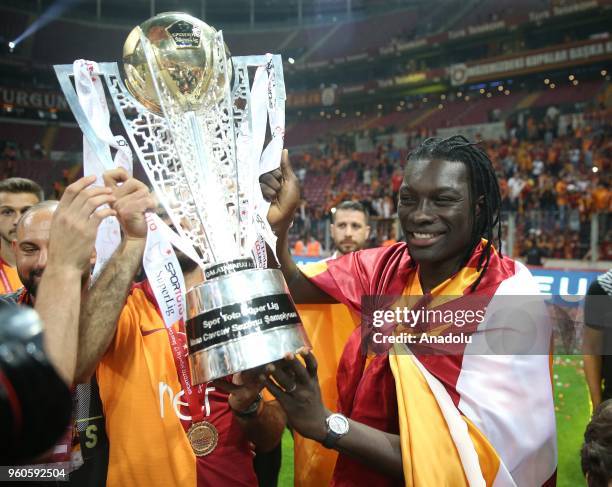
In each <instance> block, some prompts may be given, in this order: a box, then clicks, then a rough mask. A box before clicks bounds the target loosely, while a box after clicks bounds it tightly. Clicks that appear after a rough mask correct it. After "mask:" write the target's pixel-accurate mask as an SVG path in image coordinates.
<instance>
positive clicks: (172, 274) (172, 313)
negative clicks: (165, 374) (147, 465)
mask: <svg viewBox="0 0 612 487" xmlns="http://www.w3.org/2000/svg"><path fill="white" fill-rule="evenodd" d="M146 221H147V230H148V231H147V243H146V249H145V254H144V258H143V261H142V263H143V267H144V270H145V273H146V275H147V280H148V283H149V286H150V289H151V292H152V293H153V295H154V297H155V300H154V301H155V302H156V304H157V306H156V307H157V311H158V312H159V314H160V315H161V317H162V319H163V320H164V325H165V327H166V331H167V332H168V339H169V340H170V349H171V351H172V357H173V358H174V365H175V367H176V371H177V374H178V378H179V382H180V384H181V388H182V389H183V393H184V395H185V398H186V400H187V405H188V408H189V414H190V416H191V421H192V423H196V422H198V421H202V419H203V417H204V413H203V411H202V397H203V395H204V387H203V386H202V385H199V386H197V387H196V388H195V389H194V387H193V385H192V383H191V375H190V371H189V365H188V363H187V355H188V350H187V336H186V334H185V301H184V299H185V298H184V297H185V280H184V278H183V272H182V271H181V267H180V265H179V262H178V259H177V258H176V254H175V253H174V250H173V249H172V245H171V244H170V241H169V238H168V234H167V233H166V231H165V229H164V227H165V224H164V222H163V221H162V220H161V218H159V217H158V216H157V215H155V214H154V213H148V214H147V215H146ZM168 230H169V229H168ZM172 233H173V232H172ZM175 323H178V328H179V330H178V332H177V331H176V330H175V329H174V326H173V325H174V324H175Z"/></svg>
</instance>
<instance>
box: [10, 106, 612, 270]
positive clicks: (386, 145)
mask: <svg viewBox="0 0 612 487" xmlns="http://www.w3.org/2000/svg"><path fill="white" fill-rule="evenodd" d="M559 116H560V112H559V110H558V109H556V107H554V106H552V107H551V108H550V109H548V110H547V111H546V113H545V115H544V116H542V117H540V118H536V117H534V116H530V117H523V118H520V119H512V120H510V121H508V137H507V138H506V139H503V140H496V141H484V142H482V146H483V147H484V148H485V149H486V151H487V153H488V154H489V157H490V158H491V160H492V161H493V163H494V165H495V167H496V169H497V173H498V178H499V181H500V189H501V196H502V209H503V220H504V221H505V222H507V220H508V215H510V214H512V218H513V219H514V228H515V230H516V231H515V238H514V239H513V242H514V248H513V249H508V248H505V249H504V251H505V252H506V253H508V254H511V255H513V256H526V257H528V258H531V262H532V263H534V264H537V263H539V262H540V261H541V257H550V258H562V259H584V258H589V257H590V255H591V252H592V250H591V244H590V242H591V235H592V228H591V225H592V216H593V215H594V214H597V215H598V216H597V224H598V229H597V230H598V231H597V235H598V243H597V245H598V254H599V258H600V259H605V260H610V259H612V245H610V240H611V237H612V218H609V213H610V211H611V210H612V196H611V195H612V192H611V189H610V182H611V181H610V176H609V172H610V165H611V164H610V161H611V151H612V145H611V140H612V139H611V137H610V135H611V134H610V119H611V117H610V109H607V110H606V109H605V108H604V105H603V104H602V105H600V107H599V108H598V109H593V110H590V111H587V112H585V114H584V115H583V116H582V117H581V119H580V120H576V121H575V123H568V124H567V125H566V126H564V124H562V123H559ZM389 131H392V127H385V131H384V132H389ZM384 132H382V131H378V132H376V133H371V134H370V135H371V136H372V139H373V140H375V139H376V137H375V136H376V135H377V134H382V133H384ZM432 133H435V132H434V131H433V130H422V131H420V132H414V131H413V132H410V133H409V134H408V137H407V148H399V147H396V146H395V145H394V144H393V142H392V141H393V138H387V139H385V141H384V142H379V143H378V144H377V145H376V146H375V150H374V151H372V152H356V151H355V149H354V137H348V136H328V137H326V138H324V139H321V140H320V141H319V144H318V146H317V147H316V148H315V149H312V150H308V151H306V152H302V153H299V154H293V156H292V159H293V165H294V167H295V169H296V173H297V175H298V178H299V179H300V181H301V183H302V184H301V185H302V191H303V198H304V199H303V202H302V205H301V207H300V210H299V212H298V214H297V215H296V220H295V225H294V231H293V242H294V243H295V242H296V241H298V239H301V241H303V242H304V244H305V247H304V248H305V249H306V248H307V247H308V243H307V242H308V241H311V240H312V241H316V242H324V241H325V234H326V230H327V227H328V224H329V215H330V210H331V208H333V207H334V206H335V205H336V204H338V203H339V202H341V201H343V200H346V199H355V200H360V201H361V202H362V203H363V204H364V205H365V206H366V208H367V209H368V211H369V213H370V214H371V215H372V217H373V223H374V224H373V226H372V233H371V242H370V245H372V246H374V245H380V244H381V243H382V242H389V241H394V240H395V239H396V238H398V237H401V236H397V235H395V233H394V232H395V225H394V224H393V222H394V217H395V213H396V210H397V208H396V205H397V193H398V190H399V187H400V185H401V183H402V178H403V165H404V161H405V159H406V155H407V153H408V151H409V150H410V147H413V146H415V145H417V144H418V143H420V142H421V141H422V140H423V138H424V137H427V136H429V135H431V134H432ZM23 158H27V159H29V162H28V163H29V165H30V166H32V167H31V168H30V169H31V171H29V172H28V171H25V169H24V167H18V164H19V161H20V160H21V159H23ZM44 158H45V154H44V153H43V151H42V149H41V147H40V145H38V144H35V145H34V146H33V147H21V146H20V145H18V144H15V143H13V142H0V177H2V178H6V177H11V176H15V175H18V176H25V177H35V176H40V175H41V174H42V175H43V176H44V177H42V178H39V177H37V179H38V180H41V181H42V182H43V183H44V184H45V185H46V188H45V189H46V192H47V194H49V195H50V196H53V197H55V198H58V197H60V196H61V194H62V192H63V189H64V188H65V187H66V186H67V185H68V184H70V183H71V182H72V181H73V180H75V178H76V177H78V176H79V174H80V167H79V166H78V165H76V166H75V165H72V166H71V165H66V164H65V165H64V166H62V165H61V163H58V162H57V161H50V160H47V159H44ZM36 159H38V161H36ZM39 166H40V167H39ZM43 166H44V171H43ZM24 171H25V172H24ZM41 171H42V172H41ZM32 172H34V173H35V174H30V173H32ZM43 173H44V174H43ZM47 173H48V174H47ZM298 243H299V242H298ZM506 246H507V242H506ZM310 248H311V251H310V252H309V253H310V254H312V253H313V252H314V253H315V254H320V253H323V254H325V253H326V251H328V250H331V249H326V248H324V245H321V244H319V245H314V246H313V245H311V247H310ZM312 249H317V250H316V252H315V251H314V250H312ZM304 253H305V254H306V253H307V252H306V250H305V251H304Z"/></svg>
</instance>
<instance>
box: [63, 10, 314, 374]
mask: <svg viewBox="0 0 612 487" xmlns="http://www.w3.org/2000/svg"><path fill="white" fill-rule="evenodd" d="M96 66H97V75H98V76H99V77H100V78H101V79H103V80H104V82H105V83H106V86H107V89H108V92H109V93H110V97H111V98H112V100H113V104H114V107H115V110H116V112H117V114H118V116H119V118H120V119H121V122H122V124H123V127H124V129H125V131H126V133H127V135H128V138H129V140H130V143H131V144H130V145H131V146H132V149H133V151H134V152H135V153H136V154H137V156H138V159H139V161H140V163H141V164H142V166H143V168H144V170H145V172H146V174H147V176H148V178H149V180H150V183H151V185H152V186H153V188H154V190H155V193H156V195H157V197H158V198H159V200H160V202H161V204H162V205H163V206H164V208H165V210H166V212H167V213H168V215H169V217H170V219H171V221H172V223H173V226H174V227H175V228H176V230H177V232H178V235H176V234H175V235H174V236H175V239H179V240H180V242H181V244H182V246H183V247H188V248H190V249H191V250H192V252H190V253H189V255H190V256H192V258H193V259H195V260H197V263H198V264H199V265H200V267H201V268H202V269H203V272H204V276H205V279H206V280H205V282H204V283H203V284H201V285H199V286H196V287H195V288H193V289H190V290H188V291H187V297H186V303H187V306H186V332H187V339H188V340H187V341H188V347H189V361H190V366H191V376H192V381H193V383H194V384H200V383H203V382H207V381H210V380H213V379H216V378H219V377H224V376H226V375H230V374H233V373H235V372H238V371H241V370H246V369H249V368H253V367H256V366H259V365H262V364H265V363H269V362H273V361H275V360H278V359H280V358H282V356H283V355H284V354H285V353H286V352H289V351H295V350H297V349H298V348H300V347H302V346H304V345H306V344H308V339H307V337H306V335H305V333H304V329H303V327H302V324H301V322H300V318H299V316H298V314H297V312H296V310H295V306H294V304H293V301H292V299H291V297H290V295H289V293H288V290H287V286H286V284H285V281H284V279H283V276H282V273H281V272H280V271H279V270H276V269H266V268H263V267H265V264H264V263H263V262H264V261H265V258H262V254H263V256H265V243H263V238H265V239H266V240H267V241H268V242H270V243H272V242H271V239H272V238H273V237H272V236H271V235H272V234H271V231H270V229H269V227H268V226H267V221H266V214H265V211H267V206H266V204H265V202H264V201H263V197H262V195H261V190H260V187H259V182H258V178H259V175H260V173H261V172H262V169H260V152H261V147H262V146H263V139H264V138H265V132H266V125H267V116H266V112H267V115H268V116H270V118H271V119H272V118H273V117H274V116H275V115H274V114H276V116H277V117H278V116H279V117H281V118H282V125H284V112H283V110H284V100H285V87H284V81H283V72H282V61H281V58H280V56H279V55H269V54H268V55H263V56H242V57H233V58H230V57H229V54H228V51H227V47H226V46H225V43H224V41H223V35H222V33H221V32H220V31H219V32H217V31H215V29H213V28H212V27H210V26H209V25H207V24H205V23H204V22H202V21H201V20H199V19H196V18H194V17H191V16H189V15H187V14H184V13H177V12H169V13H163V14H159V15H157V16H155V17H153V18H151V19H149V20H147V21H146V22H144V23H143V24H141V25H140V26H139V27H136V28H135V29H134V30H133V31H132V32H131V33H130V34H129V36H128V38H127V40H126V42H125V45H124V52H123V67H124V71H125V84H124V81H123V80H122V78H121V75H120V74H119V69H118V66H117V64H116V63H99V64H97V65H96ZM249 68H251V71H253V70H254V69H255V68H257V72H256V73H255V76H254V79H253V81H252V83H251V81H250V78H251V77H252V76H250V75H249ZM55 70H56V73H57V75H58V79H59V81H60V85H61V86H62V89H63V91H64V94H65V95H66V99H67V101H68V103H69V105H70V107H71V109H72V111H73V113H74V115H75V118H76V119H77V121H78V122H79V125H80V127H81V129H82V130H83V134H84V136H85V138H86V139H87V141H88V142H89V144H90V145H91V146H92V147H93V148H94V150H95V149H96V147H99V149H100V153H103V152H105V150H106V152H108V149H107V148H105V147H104V148H103V147H100V146H99V145H98V144H99V140H98V138H97V137H96V136H95V134H94V133H93V129H92V127H91V123H89V120H88V118H87V116H86V115H85V113H84V112H83V109H82V107H81V105H80V104H79V101H78V99H77V95H76V93H75V89H74V87H73V85H72V81H71V76H72V74H73V73H72V65H62V66H56V67H55ZM232 80H233V81H232ZM255 85H257V89H256V86H255ZM262 113H263V117H262V116H261V115H262ZM262 125H263V126H262ZM278 132H279V131H278V130H277V131H272V141H271V142H270V143H269V144H268V147H266V151H268V148H269V147H270V146H271V145H275V146H276V148H277V149H278V150H277V151H276V152H275V153H276V154H280V149H279V144H280V148H282V136H283V134H282V133H278ZM281 132H282V131H281ZM266 151H264V156H265V155H266ZM263 158H264V157H263V156H262V160H263ZM276 163H278V159H277V160H276ZM271 169H273V167H268V168H267V169H265V170H271ZM272 248H274V246H273V245H272Z"/></svg>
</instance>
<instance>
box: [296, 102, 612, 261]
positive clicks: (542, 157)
mask: <svg viewBox="0 0 612 487" xmlns="http://www.w3.org/2000/svg"><path fill="white" fill-rule="evenodd" d="M558 116H559V114H558V111H555V110H550V111H548V113H547V114H546V116H544V117H543V118H542V119H540V120H536V119H535V118H533V117H529V118H527V119H526V120H525V121H524V122H522V123H520V124H519V123H516V124H514V123H513V124H510V127H509V137H508V138H507V139H506V140H496V141H485V142H482V146H483V147H484V148H485V149H486V151H487V153H488V154H489V157H490V158H491V160H492V161H493V163H494V165H495V167H496V169H497V174H498V177H499V181H500V189H501V196H502V208H503V212H504V215H503V219H504V220H507V217H508V214H509V213H512V214H513V218H514V222H515V228H516V236H515V238H514V243H515V246H514V249H512V251H511V252H510V251H509V250H508V249H506V252H508V253H512V255H515V256H519V255H526V254H527V253H528V251H529V250H530V249H531V248H532V247H534V246H537V247H538V248H539V249H540V252H541V254H542V256H544V257H551V258H565V259H583V258H587V257H589V255H590V239H591V220H592V215H594V214H597V215H598V217H597V223H598V236H599V237H598V239H599V242H598V243H599V244H600V248H599V256H600V258H602V259H606V260H608V259H611V258H612V248H611V246H610V244H609V241H610V237H611V233H612V232H611V231H610V229H611V223H610V218H608V216H609V213H610V211H612V192H611V189H610V182H611V181H610V176H609V170H610V165H611V155H612V144H611V140H612V139H611V138H610V136H611V133H610V129H611V127H610V112H609V110H608V111H606V110H605V109H603V108H602V109H599V110H594V111H592V112H589V113H587V114H586V115H585V117H584V118H583V120H582V122H581V123H580V124H579V125H578V126H576V127H574V126H572V125H571V124H569V125H568V126H566V127H563V128H562V130H560V129H559V123H558ZM424 136H426V134H424V135H421V134H416V135H413V136H412V137H411V138H409V141H410V145H411V146H412V145H416V144H418V143H419V142H420V140H421V139H422V138H423V137H424ZM391 140H392V139H389V141H387V142H384V143H380V144H379V145H378V146H377V148H376V152H374V153H357V152H354V151H352V147H351V144H350V142H348V141H347V139H346V138H343V137H330V138H328V139H326V140H325V141H321V143H320V144H319V147H318V149H317V150H313V151H308V152H305V153H303V154H301V155H299V156H294V166H295V167H296V168H297V169H296V170H297V175H298V177H299V179H300V180H301V182H302V188H303V197H304V201H303V203H302V206H301V208H300V211H299V214H298V215H297V218H296V224H295V238H297V237H298V236H302V235H304V234H305V233H308V234H309V235H311V236H312V238H314V239H317V240H319V241H321V240H322V239H324V235H325V227H326V225H327V221H328V215H329V212H330V209H331V208H332V207H334V206H335V205H336V204H337V203H339V202H340V201H342V200H345V199H355V200H360V201H361V202H362V203H363V204H364V205H365V206H366V207H367V208H368V210H369V212H370V214H371V215H372V216H373V217H374V220H382V221H385V220H387V219H391V218H393V217H394V215H395V212H396V209H397V207H396V205H397V192H398V190H399V187H400V185H401V183H402V176H403V172H402V167H403V162H404V160H405V157H406V153H407V150H405V149H398V148H397V147H394V145H393V143H392V142H391ZM375 228H376V226H375V227H374V230H375ZM384 228H385V229H387V230H389V229H390V228H392V227H391V226H388V225H387V226H385V227H384ZM388 238H389V235H388V232H382V231H380V232H376V231H374V232H373V242H372V243H373V244H376V245H379V244H380V243H382V242H383V241H384V240H387V239H388Z"/></svg>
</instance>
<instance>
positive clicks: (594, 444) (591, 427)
mask: <svg viewBox="0 0 612 487" xmlns="http://www.w3.org/2000/svg"><path fill="white" fill-rule="evenodd" d="M580 463H581V466H582V473H583V474H585V475H587V474H588V482H587V483H588V485H589V487H607V485H608V483H609V482H610V480H612V400H610V399H608V400H607V401H604V402H602V403H601V404H600V405H599V407H598V408H597V409H596V410H595V412H594V413H593V418H592V419H591V422H590V423H589V424H588V425H587V427H586V430H585V432H584V443H583V445H582V449H581V450H580Z"/></svg>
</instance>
